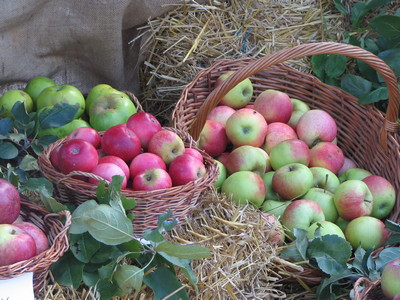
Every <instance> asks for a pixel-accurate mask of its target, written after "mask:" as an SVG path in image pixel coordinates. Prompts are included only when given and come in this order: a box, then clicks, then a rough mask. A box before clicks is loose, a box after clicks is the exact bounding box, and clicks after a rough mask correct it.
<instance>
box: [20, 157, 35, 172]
mask: <svg viewBox="0 0 400 300" xmlns="http://www.w3.org/2000/svg"><path fill="white" fill-rule="evenodd" d="M19 168H20V169H21V170H24V171H25V172H27V171H37V170H39V166H38V163H37V159H36V158H35V157H33V156H32V155H29V154H27V155H25V156H24V157H23V158H22V160H21V162H20V164H19Z"/></svg>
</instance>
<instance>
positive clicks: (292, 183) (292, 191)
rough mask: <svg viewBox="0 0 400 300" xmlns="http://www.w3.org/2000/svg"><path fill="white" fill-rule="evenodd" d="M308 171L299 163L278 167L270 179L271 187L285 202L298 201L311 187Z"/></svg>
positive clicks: (310, 175)
mask: <svg viewBox="0 0 400 300" xmlns="http://www.w3.org/2000/svg"><path fill="white" fill-rule="evenodd" d="M312 184H313V175H312V173H311V171H310V169H309V168H308V167H307V166H305V165H303V164H300V163H292V164H288V165H285V166H283V167H280V168H279V169H277V170H276V171H275V174H274V176H273V177H272V187H273V189H274V191H275V192H277V193H278V194H279V196H281V197H282V198H283V199H285V200H293V199H298V198H300V197H301V196H303V195H304V194H305V193H307V192H308V190H309V189H310V188H311V187H312Z"/></svg>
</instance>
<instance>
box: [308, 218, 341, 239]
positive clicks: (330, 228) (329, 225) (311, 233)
mask: <svg viewBox="0 0 400 300" xmlns="http://www.w3.org/2000/svg"><path fill="white" fill-rule="evenodd" d="M318 228H319V234H320V235H321V236H324V235H328V234H334V235H337V236H339V237H341V238H343V239H346V237H345V236H344V233H343V231H342V229H340V227H339V226H337V225H336V224H335V223H333V222H330V221H318V222H315V223H313V224H311V226H310V227H309V228H308V230H307V238H308V239H309V240H312V239H314V238H315V234H316V231H317V229H318Z"/></svg>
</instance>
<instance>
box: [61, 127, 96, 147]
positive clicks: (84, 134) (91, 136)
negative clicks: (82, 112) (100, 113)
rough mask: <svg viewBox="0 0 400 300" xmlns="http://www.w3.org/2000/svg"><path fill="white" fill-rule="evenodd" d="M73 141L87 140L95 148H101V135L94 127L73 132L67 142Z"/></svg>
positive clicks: (80, 128) (81, 128)
mask: <svg viewBox="0 0 400 300" xmlns="http://www.w3.org/2000/svg"><path fill="white" fill-rule="evenodd" d="M71 139H81V140H85V141H87V142H89V143H91V144H92V145H93V146H94V147H95V148H99V147H100V142H101V136H100V133H99V132H98V131H97V130H96V129H94V128H92V127H79V128H77V129H75V130H73V131H72V132H71V133H70V134H69V135H68V136H67V138H66V140H67V141H68V140H71Z"/></svg>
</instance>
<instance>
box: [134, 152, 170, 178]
mask: <svg viewBox="0 0 400 300" xmlns="http://www.w3.org/2000/svg"><path fill="white" fill-rule="evenodd" d="M148 169H163V170H167V165H166V164H165V162H164V161H163V160H162V158H161V157H160V156H158V155H157V154H154V153H150V152H144V153H140V154H139V155H138V156H136V157H135V158H134V159H132V161H131V163H130V165H129V171H130V176H131V178H134V177H135V176H136V175H138V174H139V173H142V172H143V171H145V170H148Z"/></svg>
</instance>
